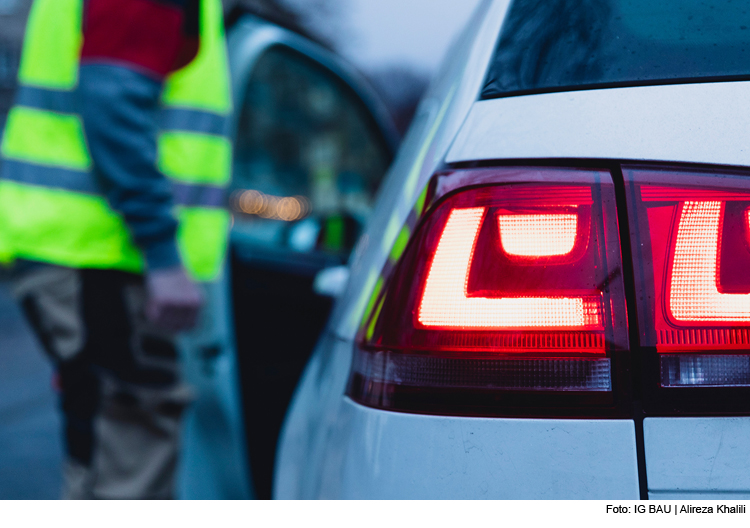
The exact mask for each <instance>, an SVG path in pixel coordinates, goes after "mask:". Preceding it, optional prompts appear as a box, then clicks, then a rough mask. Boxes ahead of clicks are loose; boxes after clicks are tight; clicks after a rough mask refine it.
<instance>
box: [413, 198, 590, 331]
mask: <svg viewBox="0 0 750 528" xmlns="http://www.w3.org/2000/svg"><path fill="white" fill-rule="evenodd" d="M485 212H486V208H485V207H474V208H466V209H454V210H453V211H451V213H450V217H449V218H448V222H447V223H446V225H445V229H444V230H443V233H442V235H441V237H440V242H439V243H438V247H437V250H436V252H435V256H434V258H433V261H432V265H431V267H430V271H429V274H428V276H427V281H426V283H425V288H424V293H423V294H422V300H421V302H420V306H419V315H418V319H419V322H420V323H421V324H422V325H424V326H426V327H442V328H513V327H536V328H538V327H579V328H580V327H592V326H596V327H601V314H600V307H599V300H598V299H597V298H596V297H497V298H485V297H467V293H466V285H467V282H468V278H469V270H470V268H471V261H472V258H473V254H474V248H475V245H476V241H477V237H478V235H479V228H480V226H481V224H482V220H483V218H484V216H485Z"/></svg>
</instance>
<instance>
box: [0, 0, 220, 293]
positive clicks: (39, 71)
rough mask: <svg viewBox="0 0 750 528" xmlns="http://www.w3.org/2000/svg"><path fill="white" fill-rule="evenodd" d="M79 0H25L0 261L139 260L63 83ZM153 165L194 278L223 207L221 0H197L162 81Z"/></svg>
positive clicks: (209, 262)
mask: <svg viewBox="0 0 750 528" xmlns="http://www.w3.org/2000/svg"><path fill="white" fill-rule="evenodd" d="M82 12H83V0H35V2H34V4H33V6H32V9H31V13H30V15H29V21H28V24H27V28H26V38H25V40H24V46H23V51H22V55H21V64H20V68H19V74H18V82H19V88H18V92H17V95H16V101H15V106H14V107H13V108H12V109H11V111H10V112H9V114H8V120H7V122H6V127H5V133H4V135H3V141H2V146H1V147H0V153H1V155H2V173H0V262H1V261H6V262H7V261H11V260H13V259H16V258H20V259H27V260H34V261H41V262H48V263H52V264H57V265H61V266H68V267H74V268H104V269H118V270H123V271H129V272H135V273H138V272H141V271H143V269H144V258H143V255H142V252H141V251H140V249H138V248H137V247H136V246H135V245H134V243H133V241H132V237H131V235H130V232H129V230H128V228H127V225H126V224H125V222H124V220H123V218H122V216H121V215H120V214H118V213H117V212H116V211H114V210H113V209H112V208H111V207H110V206H109V204H108V202H107V200H106V199H105V198H104V196H103V194H102V192H101V191H100V190H99V188H98V184H97V182H96V179H95V177H94V174H93V172H92V161H91V156H90V154H89V151H88V147H87V143H86V138H85V135H84V130H83V125H82V121H81V118H80V116H79V115H78V114H77V112H76V108H75V103H74V101H75V98H74V97H73V95H74V91H75V89H76V86H77V84H78V68H79V55H80V50H81V45H82V41H83V36H82V28H81V23H82V20H81V19H82ZM162 107H163V110H162V116H161V118H162V119H161V123H160V133H159V138H158V166H159V169H160V170H161V171H162V172H163V173H164V174H165V175H166V176H167V177H168V178H169V179H170V181H171V183H172V185H173V189H174V197H175V210H174V214H175V216H176V218H177V219H178V221H179V228H178V233H177V245H178V248H179V251H180V256H181V258H182V261H183V264H184V265H185V267H186V269H187V270H188V272H189V273H190V274H191V275H192V276H193V278H195V279H196V280H200V281H211V280H214V279H216V278H217V277H218V276H219V274H220V272H221V269H222V265H223V262H224V257H225V253H226V246H227V232H228V230H229V224H230V216H229V212H228V211H227V210H226V208H225V201H226V199H225V192H226V188H227V187H228V185H229V182H230V178H231V163H232V145H231V143H230V141H229V138H228V118H229V114H230V112H231V109H232V108H231V107H232V101H231V94H230V82H229V68H228V63H227V51H226V42H225V39H224V26H223V19H222V6H221V0H201V15H200V48H199V51H198V55H197V57H196V58H195V59H194V60H193V61H192V62H191V63H190V64H189V65H187V66H186V67H185V68H183V69H181V70H179V71H177V72H175V73H173V74H172V75H170V76H169V77H168V78H167V80H166V82H165V85H164V89H163V93H162Z"/></svg>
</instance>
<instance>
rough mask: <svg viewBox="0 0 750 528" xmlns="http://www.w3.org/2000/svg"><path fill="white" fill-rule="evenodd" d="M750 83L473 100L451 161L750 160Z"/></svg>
mask: <svg viewBox="0 0 750 528" xmlns="http://www.w3.org/2000/svg"><path fill="white" fill-rule="evenodd" d="M749 125H750V82H732V83H729V82H727V83H707V84H678V85H666V86H642V87H631V88H609V89H605V90H584V91H579V92H561V93H551V94H538V95H527V96H520V97H508V98H501V99H492V100H488V101H480V102H477V103H475V104H474V106H473V108H472V109H471V112H470V113H469V116H468V118H467V119H466V122H465V123H464V125H463V127H462V128H461V131H460V132H459V133H458V135H457V137H456V140H455V142H454V143H453V145H452V147H451V149H450V151H449V152H448V155H447V157H446V161H447V162H448V163H456V162H464V161H480V160H492V159H498V160H499V159H535V158H536V159H550V158H554V159H559V158H572V159H615V160H654V161H669V162H681V163H711V164H714V163H715V164H721V165H750V143H748V141H747V134H748V126H749Z"/></svg>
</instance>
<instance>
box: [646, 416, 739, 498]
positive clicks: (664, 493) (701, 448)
mask: <svg viewBox="0 0 750 528" xmlns="http://www.w3.org/2000/svg"><path fill="white" fill-rule="evenodd" d="M643 432H644V436H645V440H646V470H647V471H648V485H649V496H650V497H651V498H659V499H690V498H721V499H723V500H734V499H739V498H743V499H748V498H750V417H747V416H743V417H731V418H729V417H711V418H646V419H645V420H644V421H643ZM696 495H700V496H696ZM709 495H710V496H709Z"/></svg>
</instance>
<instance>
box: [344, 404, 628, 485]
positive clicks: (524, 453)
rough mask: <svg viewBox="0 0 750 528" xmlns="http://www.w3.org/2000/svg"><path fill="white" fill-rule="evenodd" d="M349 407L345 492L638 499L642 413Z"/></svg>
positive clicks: (345, 408)
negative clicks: (475, 413) (581, 415)
mask: <svg viewBox="0 0 750 528" xmlns="http://www.w3.org/2000/svg"><path fill="white" fill-rule="evenodd" d="M340 412H341V414H342V418H341V419H342V420H343V421H345V422H346V426H345V428H344V429H343V430H342V431H340V432H339V434H341V435H343V438H344V439H345V440H344V441H345V443H344V445H343V446H342V447H343V449H344V452H345V458H344V461H343V464H342V468H343V473H342V475H341V489H340V493H339V494H338V495H337V497H340V498H346V499H526V498H529V497H534V498H539V499H547V498H549V499H637V498H638V471H637V465H636V451H635V433H634V426H633V422H632V420H530V419H502V420H500V419H494V418H461V417H449V416H422V415H410V414H406V413H395V412H383V411H378V410H374V409H370V408H368V407H363V406H361V405H358V404H356V403H354V402H352V401H351V400H349V399H348V398H347V399H345V400H344V403H343V405H342V409H341V411H340ZM623 461H627V462H628V463H627V464H623Z"/></svg>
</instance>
